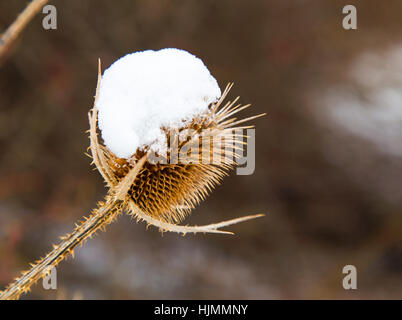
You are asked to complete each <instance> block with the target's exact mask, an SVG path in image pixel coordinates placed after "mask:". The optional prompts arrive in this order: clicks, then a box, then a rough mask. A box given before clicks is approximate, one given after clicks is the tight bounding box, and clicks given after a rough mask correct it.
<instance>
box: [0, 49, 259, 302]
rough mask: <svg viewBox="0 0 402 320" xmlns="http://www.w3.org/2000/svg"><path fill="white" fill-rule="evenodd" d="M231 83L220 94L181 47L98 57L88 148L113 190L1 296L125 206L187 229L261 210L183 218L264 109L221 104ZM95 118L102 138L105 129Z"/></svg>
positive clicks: (25, 284)
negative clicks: (240, 115)
mask: <svg viewBox="0 0 402 320" xmlns="http://www.w3.org/2000/svg"><path fill="white" fill-rule="evenodd" d="M230 88H231V85H228V86H227V87H226V89H225V90H224V92H223V93H222V94H221V91H220V88H219V86H218V84H217V82H216V80H215V79H214V78H213V77H212V76H211V74H210V73H209V71H208V69H207V68H206V67H205V65H204V64H203V62H202V61H201V60H200V59H198V58H196V57H195V56H193V55H191V54H190V53H188V52H186V51H183V50H178V49H164V50H160V51H151V50H148V51H143V52H137V53H133V54H130V55H127V56H125V57H123V58H121V59H119V60H118V61H116V62H115V63H114V64H113V65H112V66H111V67H110V68H109V69H107V70H106V71H105V72H104V75H103V76H101V68H100V62H99V74H98V84H97V89H96V95H95V103H94V106H93V108H92V110H91V111H90V112H89V123H90V130H89V138H90V147H89V149H90V151H91V155H90V156H91V157H92V159H93V164H95V165H96V168H97V169H98V171H99V172H100V174H101V175H102V177H103V178H104V180H105V183H106V186H107V187H108V193H107V195H106V197H105V200H104V201H103V202H100V203H99V204H98V208H97V209H95V210H93V213H92V215H90V216H89V217H87V218H84V219H83V220H82V221H80V223H78V224H77V225H76V228H75V230H74V231H73V232H72V233H71V234H67V235H66V236H64V237H62V238H61V240H62V241H61V243H60V244H59V245H54V249H53V250H52V251H51V252H49V253H48V254H47V255H46V256H45V257H44V258H42V259H40V260H38V261H37V262H36V263H35V264H31V266H32V268H31V269H30V270H29V271H26V272H23V273H22V276H21V277H20V278H17V279H16V281H15V282H14V283H12V284H11V285H9V286H8V287H7V289H6V290H5V291H3V292H1V293H0V299H17V298H18V297H19V296H20V295H21V294H22V293H25V292H27V291H29V290H30V287H31V285H32V284H33V283H35V282H36V281H37V280H39V279H40V278H42V277H44V276H45V275H46V274H47V273H48V272H49V271H50V269H51V267H53V266H56V265H57V264H58V263H59V262H60V261H62V260H63V259H64V258H65V257H67V256H68V255H69V254H72V255H73V253H74V249H75V247H76V246H77V245H79V244H80V245H82V244H83V243H84V242H85V241H86V239H88V237H91V236H92V235H93V234H95V233H96V232H97V231H98V230H99V229H102V230H104V228H105V226H106V225H107V224H109V223H111V222H112V221H114V220H115V218H116V217H117V216H118V215H119V214H120V213H121V212H123V211H126V212H127V213H128V214H130V215H131V216H133V217H135V218H137V220H144V221H145V222H146V223H147V224H149V225H154V226H156V227H158V228H159V229H160V230H161V231H162V232H177V233H182V234H183V235H184V234H186V233H200V232H202V233H207V232H208V233H226V234H232V233H231V232H229V231H223V230H219V228H222V227H225V226H228V225H231V224H235V223H239V222H242V221H246V220H249V219H253V218H257V217H260V216H262V215H261V214H257V215H252V216H245V217H241V218H237V219H233V220H229V221H224V222H220V223H215V224H210V225H205V226H183V225H179V224H178V223H179V222H181V221H182V220H183V219H184V218H185V216H186V215H188V214H189V213H190V211H191V210H192V209H193V208H194V207H195V206H196V205H197V204H198V203H199V201H201V200H203V199H204V198H205V197H206V195H207V194H208V193H209V192H210V191H211V190H212V188H213V187H214V186H215V185H216V184H217V183H219V182H220V181H221V179H222V178H223V176H224V175H225V174H227V171H228V170H230V169H232V168H233V167H234V166H235V165H236V157H238V153H237V152H236V151H238V150H240V151H242V150H243V146H244V142H243V138H244V135H243V134H240V133H239V130H242V129H245V128H250V127H252V126H243V125H242V124H243V123H244V122H246V121H249V120H252V119H254V118H256V117H259V116H261V115H258V116H254V117H250V118H246V119H241V120H237V119H236V118H233V117H232V116H233V115H234V114H236V113H237V112H239V111H241V110H243V109H246V108H248V107H249V105H245V106H241V105H240V104H237V105H236V102H237V100H238V98H236V99H235V100H234V101H232V102H230V101H229V102H227V103H226V104H225V105H223V100H224V99H225V97H226V95H227V93H228V92H229V90H230ZM98 123H99V129H100V131H101V135H102V138H103V142H104V144H102V143H101V142H100V141H99V139H98V132H97V130H98ZM200 145H201V146H202V147H201V149H200V148H199V147H200ZM205 146H207V147H205ZM194 150H196V152H194ZM211 158H213V159H215V160H216V158H218V160H219V161H212V162H211ZM155 159H157V161H155Z"/></svg>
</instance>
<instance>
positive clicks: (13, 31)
mask: <svg viewBox="0 0 402 320" xmlns="http://www.w3.org/2000/svg"><path fill="white" fill-rule="evenodd" d="M47 2H48V0H33V1H31V2H30V3H29V4H28V5H27V6H26V8H25V9H24V11H22V12H21V13H20V14H19V16H18V17H17V19H15V21H14V22H13V23H12V24H11V25H10V26H9V27H8V29H7V30H6V31H5V32H4V33H3V34H2V35H1V36H0V59H1V58H2V57H3V56H4V54H5V53H6V52H7V50H8V48H10V46H11V44H12V43H13V42H14V41H15V39H17V37H18V35H19V34H20V33H21V31H22V30H23V29H24V28H25V26H26V25H27V24H28V22H29V21H31V19H32V18H33V17H34V16H35V15H36V14H37V13H38V11H39V10H40V9H41V8H42V7H43V6H44V5H45V4H46V3H47Z"/></svg>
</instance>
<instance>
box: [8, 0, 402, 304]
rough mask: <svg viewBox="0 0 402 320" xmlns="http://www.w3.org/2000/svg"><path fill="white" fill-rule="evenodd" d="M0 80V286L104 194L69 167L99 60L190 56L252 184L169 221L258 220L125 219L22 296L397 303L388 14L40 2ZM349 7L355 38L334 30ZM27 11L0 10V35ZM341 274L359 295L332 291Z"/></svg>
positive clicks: (401, 269) (397, 24)
mask: <svg viewBox="0 0 402 320" xmlns="http://www.w3.org/2000/svg"><path fill="white" fill-rule="evenodd" d="M50 4H53V5H55V6H56V8H57V13H58V29H57V30H51V31H46V30H44V29H43V28H42V19H43V17H44V15H43V14H42V13H39V14H38V15H37V16H36V17H35V18H34V19H33V21H31V23H30V24H29V25H28V26H27V28H26V30H24V32H23V34H22V35H21V36H20V37H19V39H18V41H17V42H16V43H15V45H14V46H13V48H12V50H11V51H10V52H9V55H8V58H7V60H5V61H3V62H2V64H1V66H0V150H1V152H0V288H3V287H4V286H5V285H6V284H7V283H9V282H10V281H12V279H13V278H14V277H16V276H17V274H18V273H19V271H21V270H23V269H26V268H27V266H28V263H29V262H31V261H32V260H35V259H37V258H39V257H40V256H42V255H43V254H44V253H45V252H47V251H48V250H49V249H50V248H51V244H52V243H54V242H57V239H58V236H60V235H63V234H64V233H66V232H70V231H72V229H73V223H74V222H75V221H76V220H77V219H78V218H80V217H82V216H83V215H88V213H89V210H90V209H91V208H92V207H94V205H95V203H96V201H98V200H101V199H102V197H103V196H104V194H105V192H106V190H105V188H104V187H103V184H102V179H101V177H100V176H99V174H98V173H97V172H95V171H92V168H91V167H90V165H89V163H90V159H89V158H87V157H86V156H85V155H84V152H85V151H86V148H87V146H88V142H89V141H88V138H87V135H86V133H85V131H86V130H87V129H88V121H87V112H88V110H89V108H90V107H91V106H92V103H93V95H94V91H95V86H96V77H97V59H98V57H101V59H102V63H103V66H104V68H105V67H107V66H109V65H110V64H111V63H112V62H113V61H114V60H116V59H117V58H119V57H121V56H123V55H125V54H126V53H129V52H133V51H138V50H144V49H160V48H164V47H177V48H182V49H185V50H188V51H190V52H191V53H194V54H195V55H197V56H198V57H200V58H201V59H203V61H204V62H205V64H206V65H207V66H208V68H209V69H210V71H211V73H212V74H213V75H214V76H215V77H216V79H217V80H218V82H219V84H220V86H221V87H222V88H223V87H224V86H225V85H226V83H227V82H229V81H234V82H235V87H234V89H233V91H232V92H231V96H232V97H234V96H237V95H240V96H241V101H242V102H243V103H252V104H253V108H252V109H251V110H250V111H248V112H245V115H252V114H254V113H260V112H267V113H268V116H266V117H265V118H263V119H259V120H257V121H256V122H255V123H256V127H257V131H256V140H257V141H256V143H257V144H256V152H257V155H256V170H255V173H254V174H253V175H251V176H236V175H234V174H232V175H231V176H230V177H229V178H227V179H226V180H225V181H224V183H223V184H222V185H221V186H219V187H218V188H217V189H216V191H215V192H214V193H213V194H212V195H211V196H210V197H209V199H208V200H207V201H206V202H204V203H203V204H202V205H201V206H200V207H199V208H197V209H196V210H195V211H194V212H193V214H192V215H191V216H190V217H189V218H188V219H187V220H186V221H185V223H189V224H201V223H203V224H204V223H210V222H216V221H220V220H222V219H229V218H232V217H236V216H241V215H245V214H252V213H258V212H264V213H266V214H267V216H266V217H265V218H262V219H259V220H254V221H250V222H246V223H242V224H240V225H235V226H233V227H230V229H231V230H233V231H234V232H235V233H236V235H235V236H222V235H197V236H193V235H188V236H186V237H182V236H179V235H176V234H164V235H163V236H162V235H161V234H160V233H159V232H158V231H157V230H156V229H155V228H152V227H151V228H150V229H149V230H146V228H145V225H144V224H142V223H139V224H136V223H134V221H132V220H130V218H129V217H127V216H122V217H120V219H119V220H118V222H117V223H114V224H112V225H110V226H109V227H108V228H107V232H106V233H100V234H98V235H97V236H96V237H95V238H94V239H92V240H90V241H89V242H87V244H86V245H85V247H84V248H79V249H78V250H77V252H76V257H75V258H74V259H71V258H70V259H68V260H67V261H65V262H63V263H62V264H61V265H60V266H59V267H58V268H57V270H58V290H56V291H52V290H49V291H46V290H44V289H43V288H42V285H41V284H40V283H39V284H38V285H36V286H35V287H34V290H33V292H32V293H31V294H29V295H26V296H24V299H33V298H36V299H55V298H67V299H71V298H83V299H118V298H122V299H158V298H160V299H176V298H184V299H188V298H201V299H203V298H211V299H215V298H220V299H235V298H239V299H244V298H246V299H249V298H250V299H279V298H289V299H300V298H304V299H311V298H318V299H324V298H335V299H339V298H346V299H357V298H402V208H401V200H402V188H401V181H402V161H401V157H402V22H401V21H402V1H400V0H395V1H391V0H390V1H387V2H385V3H380V1H378V0H376V1H368V0H365V1H357V0H355V1H353V3H349V2H344V1H332V0H331V1H318V0H316V1H309V0H304V1H290V0H277V1H268V0H267V1H245V0H220V1H212V0H202V1H201V0H186V1H173V0H172V1H170V0H152V1H149V0H147V1H145V0H137V1H123V0H119V1H106V0H104V1H103V0H102V1H100V0H91V1H90V0H85V1H79V0H73V1H61V0H58V1H57V0H55V1H52V2H50ZM346 4H353V5H355V6H356V8H357V17H358V21H357V22H358V29H357V30H349V31H346V30H344V29H343V28H342V19H343V17H344V15H343V14H342V8H343V6H344V5H346ZM25 5H26V1H22V0H19V1H6V0H2V1H0V31H3V30H5V28H6V27H7V26H8V25H9V24H10V23H11V22H12V21H13V20H14V19H15V17H16V16H17V14H18V13H19V12H20V11H21V10H22V9H23V8H24V7H25ZM348 264H353V265H355V266H356V267H357V271H358V277H357V280H358V283H357V285H358V289H357V290H349V291H346V290H344V289H343V287H342V278H343V276H344V275H343V274H342V268H343V266H345V265H348Z"/></svg>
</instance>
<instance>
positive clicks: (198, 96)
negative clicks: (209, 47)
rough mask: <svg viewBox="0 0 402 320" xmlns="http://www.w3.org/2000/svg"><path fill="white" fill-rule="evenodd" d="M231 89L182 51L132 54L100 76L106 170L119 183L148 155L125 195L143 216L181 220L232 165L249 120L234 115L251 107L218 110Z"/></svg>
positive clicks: (231, 105) (230, 105)
mask: <svg viewBox="0 0 402 320" xmlns="http://www.w3.org/2000/svg"><path fill="white" fill-rule="evenodd" d="M229 89H230V86H228V87H226V89H225V91H224V92H223V94H221V90H220V88H219V86H218V83H217V81H216V80H215V78H214V77H213V76H212V75H211V74H210V72H209V70H208V69H207V67H206V66H205V65H204V63H203V62H202V61H201V60H200V59H199V58H197V57H195V56H194V55H192V54H190V53H188V52H186V51H184V50H179V49H171V48H170V49H163V50H159V51H152V50H147V51H142V52H136V53H132V54H129V55H126V56H124V57H123V58H121V59H119V60H117V61H116V62H115V63H114V64H112V65H111V66H110V67H109V68H108V69H107V70H106V71H105V72H104V74H103V76H102V79H101V82H100V89H99V95H98V99H97V102H96V107H97V109H98V110H99V120H98V123H99V129H100V131H101V134H102V138H103V141H104V144H105V145H104V146H103V149H104V153H105V157H106V159H107V166H108V170H109V172H110V173H111V174H112V175H113V176H114V179H115V180H116V181H120V180H122V179H123V178H124V177H125V175H126V174H127V173H128V172H129V170H130V169H132V168H133V166H135V164H136V163H137V162H138V161H139V160H140V159H141V158H143V157H144V156H146V161H145V162H144V164H143V166H142V168H141V170H140V172H139V173H138V174H137V176H136V178H135V179H134V181H133V183H132V185H131V186H130V188H129V189H128V196H129V197H130V198H131V199H132V200H133V201H134V202H135V204H136V205H137V206H138V207H139V208H140V209H141V210H142V211H143V212H145V213H146V214H147V215H149V216H151V217H153V218H155V219H157V220H161V221H166V222H170V223H177V222H179V221H181V220H182V219H183V218H184V217H185V216H186V215H187V214H188V213H189V212H190V211H191V210H192V209H193V208H194V207H195V206H196V205H197V204H198V203H199V202H200V201H201V200H203V199H204V198H205V197H206V195H207V194H208V193H209V192H210V191H211V190H212V189H213V187H214V186H215V185H216V184H217V183H219V182H220V181H221V179H222V177H223V176H224V175H225V174H226V173H227V171H228V170H229V169H231V168H232V167H233V166H234V165H235V164H236V157H237V156H238V155H239V154H241V152H242V151H243V137H244V136H243V134H242V133H241V132H240V131H239V130H240V129H242V128H244V127H239V126H238V125H239V124H240V123H242V122H244V121H246V120H248V119H244V120H240V121H235V120H236V119H234V118H231V116H232V115H234V114H235V113H236V112H238V111H240V110H242V109H244V108H247V107H248V106H243V107H241V105H235V103H236V101H237V99H236V100H235V101H233V102H228V103H227V104H226V105H225V106H223V107H222V103H223V99H224V98H225V96H226V94H227V93H228V91H229ZM155 159H156V161H155Z"/></svg>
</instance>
